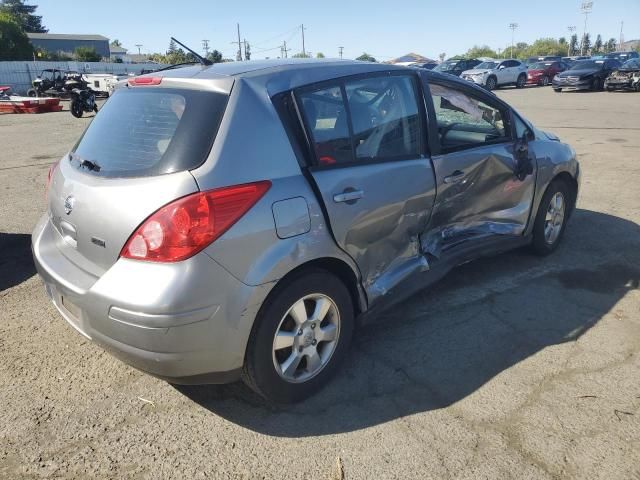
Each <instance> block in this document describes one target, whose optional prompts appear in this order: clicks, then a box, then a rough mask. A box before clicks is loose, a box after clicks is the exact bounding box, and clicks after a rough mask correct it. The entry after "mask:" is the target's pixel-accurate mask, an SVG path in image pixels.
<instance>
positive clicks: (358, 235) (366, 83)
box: [296, 72, 435, 301]
mask: <svg viewBox="0 0 640 480" xmlns="http://www.w3.org/2000/svg"><path fill="white" fill-rule="evenodd" d="M419 92H420V85H419V80H418V77H417V75H416V74H414V73H406V72H400V73H399V74H398V72H386V73H384V74H377V75H373V76H366V77H362V76H359V77H352V78H347V79H345V80H340V81H335V82H331V83H328V84H323V85H320V86H317V85H316V86H314V87H311V88H305V89H301V90H299V91H297V92H296V102H297V104H298V106H299V108H300V110H301V111H302V117H303V120H304V124H305V130H306V132H307V137H308V140H309V142H308V143H309V145H310V149H311V152H310V156H311V157H313V164H312V165H311V166H310V167H309V173H310V174H311V176H312V177H313V180H314V182H315V184H316V186H317V190H318V191H319V193H320V195H321V196H322V200H323V202H324V205H325V208H326V212H327V215H328V217H329V218H328V220H329V224H330V227H331V230H332V232H333V236H334V238H335V240H336V242H337V244H338V245H339V246H340V247H341V248H342V249H343V250H344V251H345V252H347V253H348V254H349V255H350V256H351V257H352V258H353V259H354V261H355V262H356V263H357V265H358V267H359V269H360V273H361V275H362V280H363V285H364V287H365V289H366V291H367V294H368V296H369V300H370V301H375V300H376V298H378V297H380V296H381V295H382V294H384V293H385V292H387V291H388V290H389V289H390V288H392V287H393V286H395V285H396V284H398V283H399V282H400V281H401V280H402V279H404V278H406V277H407V276H408V275H410V274H411V273H414V272H417V271H420V270H421V269H423V268H425V266H426V264H425V258H424V256H423V255H422V252H421V249H420V234H421V233H422V232H423V231H424V229H425V227H426V224H427V220H428V218H429V214H430V212H431V208H432V206H433V202H434V197H435V176H434V172H433V167H432V165H431V161H430V160H429V157H428V155H427V154H426V152H427V149H426V134H425V133H424V132H425V115H424V103H423V102H418V98H422V97H421V96H420V97H419V95H421V94H419Z"/></svg>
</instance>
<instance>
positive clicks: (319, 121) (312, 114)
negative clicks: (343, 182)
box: [299, 86, 353, 165]
mask: <svg viewBox="0 0 640 480" xmlns="http://www.w3.org/2000/svg"><path fill="white" fill-rule="evenodd" d="M299 99H300V103H301V106H302V111H303V113H304V117H305V123H306V125H307V128H308V129H309V130H310V133H311V136H312V141H313V144H314V148H315V153H316V156H317V158H318V161H319V162H320V164H321V165H332V164H334V163H345V162H351V161H352V160H353V150H352V146H351V138H350V137H349V125H348V123H347V112H346V108H345V106H344V98H343V96H342V90H341V88H340V87H337V86H336V87H329V88H324V89H321V90H316V91H313V92H306V93H302V94H300V96H299Z"/></svg>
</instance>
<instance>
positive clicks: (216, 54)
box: [207, 50, 222, 63]
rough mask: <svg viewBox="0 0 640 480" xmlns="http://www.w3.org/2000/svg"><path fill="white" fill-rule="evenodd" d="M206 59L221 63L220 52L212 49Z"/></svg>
mask: <svg viewBox="0 0 640 480" xmlns="http://www.w3.org/2000/svg"><path fill="white" fill-rule="evenodd" d="M207 60H209V61H211V62H212V63H221V62H222V52H219V51H218V50H214V51H213V52H210V53H209V55H207Z"/></svg>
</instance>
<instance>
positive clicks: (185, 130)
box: [72, 87, 227, 177]
mask: <svg viewBox="0 0 640 480" xmlns="http://www.w3.org/2000/svg"><path fill="white" fill-rule="evenodd" d="M226 103H227V95H224V94H221V93H215V92H202V91H195V90H181V89H165V88H145V87H133V88H122V89H119V90H117V91H116V92H115V94H114V95H113V96H112V97H111V98H110V99H109V100H108V101H107V102H106V103H105V104H104V106H103V107H102V109H101V110H100V112H98V114H97V115H96V117H95V119H94V120H93V121H92V122H91V124H90V125H89V127H88V128H87V130H86V131H85V133H84V134H83V135H82V137H81V138H80V140H79V142H78V143H77V145H76V146H75V148H74V149H73V151H72V163H73V164H74V165H76V166H78V167H79V168H81V163H82V162H83V161H84V160H89V161H90V162H92V163H93V164H95V165H96V166H97V168H92V169H85V171H87V172H89V173H91V174H94V175H99V176H106V177H133V176H150V175H161V174H165V173H172V172H177V171H182V170H189V169H193V168H196V167H198V166H200V165H201V164H202V163H203V162H204V160H205V159H206V157H207V155H208V153H209V151H210V150H211V146H212V144H213V140H214V138H215V135H216V132H217V129H218V126H219V124H220V120H221V118H222V115H223V113H224V109H225V106H226Z"/></svg>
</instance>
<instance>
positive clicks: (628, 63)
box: [620, 58, 640, 69]
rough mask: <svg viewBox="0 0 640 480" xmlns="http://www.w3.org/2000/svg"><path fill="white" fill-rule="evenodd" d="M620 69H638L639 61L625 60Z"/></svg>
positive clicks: (633, 59)
mask: <svg viewBox="0 0 640 480" xmlns="http://www.w3.org/2000/svg"><path fill="white" fill-rule="evenodd" d="M620 68H626V69H631V68H640V59H638V58H632V59H631V60H627V61H626V62H624V63H623V64H622V67H620Z"/></svg>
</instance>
